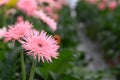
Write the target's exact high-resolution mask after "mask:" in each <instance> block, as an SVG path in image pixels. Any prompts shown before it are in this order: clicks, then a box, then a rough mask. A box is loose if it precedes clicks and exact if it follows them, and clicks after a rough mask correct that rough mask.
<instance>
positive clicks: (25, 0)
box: [17, 0, 37, 16]
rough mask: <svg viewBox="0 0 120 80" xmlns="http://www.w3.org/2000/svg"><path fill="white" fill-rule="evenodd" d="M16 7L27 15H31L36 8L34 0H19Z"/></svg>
mask: <svg viewBox="0 0 120 80" xmlns="http://www.w3.org/2000/svg"><path fill="white" fill-rule="evenodd" d="M17 7H18V8H19V9H20V10H21V11H23V12H25V13H27V15H29V16H32V15H33V13H34V11H35V10H36V9H37V2H36V0H19V1H18V3H17Z"/></svg>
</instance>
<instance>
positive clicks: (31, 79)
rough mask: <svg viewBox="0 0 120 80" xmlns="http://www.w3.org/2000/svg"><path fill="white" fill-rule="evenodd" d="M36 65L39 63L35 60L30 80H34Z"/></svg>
mask: <svg viewBox="0 0 120 80" xmlns="http://www.w3.org/2000/svg"><path fill="white" fill-rule="evenodd" d="M36 63H37V61H36V60H33V63H32V68H31V72H30V77H29V80H33V77H34V73H35V68H36Z"/></svg>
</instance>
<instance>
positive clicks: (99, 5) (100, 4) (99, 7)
mask: <svg viewBox="0 0 120 80" xmlns="http://www.w3.org/2000/svg"><path fill="white" fill-rule="evenodd" d="M105 8H106V5H105V4H104V3H103V2H101V3H99V4H98V9H99V10H105Z"/></svg>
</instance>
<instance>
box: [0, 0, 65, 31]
mask: <svg viewBox="0 0 120 80" xmlns="http://www.w3.org/2000/svg"><path fill="white" fill-rule="evenodd" d="M5 4H6V6H8V7H13V8H14V7H15V8H16V9H18V10H20V11H22V12H24V13H25V14H26V15H27V16H32V17H35V18H36V17H37V18H39V19H40V20H41V21H43V22H44V23H46V24H47V25H48V26H49V27H50V28H51V29H52V31H55V30H56V29H57V20H58V14H57V12H58V10H60V9H62V7H63V6H64V5H66V4H67V3H66V0H0V6H1V5H5ZM36 13H37V14H36ZM41 15H44V16H41ZM44 18H46V19H44ZM50 22H51V23H50Z"/></svg>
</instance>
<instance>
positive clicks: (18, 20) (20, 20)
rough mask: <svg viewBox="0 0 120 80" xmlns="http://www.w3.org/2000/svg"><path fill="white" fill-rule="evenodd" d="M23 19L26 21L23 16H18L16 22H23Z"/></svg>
mask: <svg viewBox="0 0 120 80" xmlns="http://www.w3.org/2000/svg"><path fill="white" fill-rule="evenodd" d="M23 21H24V18H23V16H18V17H17V20H16V22H18V23H20V22H23Z"/></svg>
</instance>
